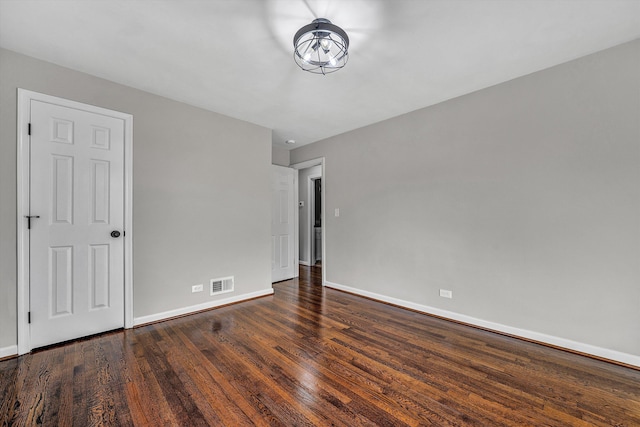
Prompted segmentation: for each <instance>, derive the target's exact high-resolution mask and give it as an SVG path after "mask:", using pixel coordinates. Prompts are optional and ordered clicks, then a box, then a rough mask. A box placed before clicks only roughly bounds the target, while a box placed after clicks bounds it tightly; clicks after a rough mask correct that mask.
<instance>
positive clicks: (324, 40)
mask: <svg viewBox="0 0 640 427" xmlns="http://www.w3.org/2000/svg"><path fill="white" fill-rule="evenodd" d="M320 46H322V49H324V51H325V53H326V52H328V51H329V48H330V47H331V40H329V39H328V38H327V37H323V38H321V39H320Z"/></svg>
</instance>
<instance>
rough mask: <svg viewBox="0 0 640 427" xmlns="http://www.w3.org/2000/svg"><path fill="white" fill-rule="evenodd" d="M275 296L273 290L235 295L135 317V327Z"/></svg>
mask: <svg viewBox="0 0 640 427" xmlns="http://www.w3.org/2000/svg"><path fill="white" fill-rule="evenodd" d="M271 294H273V288H269V289H265V290H262V291H256V292H251V293H248V294H242V295H235V296H232V297H229V298H224V299H220V300H216V301H210V302H205V303H202V304H197V305H192V306H189V307H183V308H177V309H175V310H169V311H164V312H162V313H156V314H150V315H148V316H141V317H134V318H133V326H140V325H145V324H147V323H153V322H158V321H160V320H165V319H170V318H172V317H177V316H183V315H185V314H191V313H196V312H198V311H202V310H208V309H210V308H215V307H220V306H221V305H227V304H232V303H236V302H241V301H246V300H250V299H253V298H258V297H263V296H266V295H271Z"/></svg>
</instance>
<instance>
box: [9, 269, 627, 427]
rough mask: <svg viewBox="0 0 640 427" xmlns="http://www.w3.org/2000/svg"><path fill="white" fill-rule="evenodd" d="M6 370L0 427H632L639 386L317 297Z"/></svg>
mask: <svg viewBox="0 0 640 427" xmlns="http://www.w3.org/2000/svg"><path fill="white" fill-rule="evenodd" d="M274 291H275V292H274V294H273V295H272V296H267V297H264V298H259V299H256V300H252V301H247V302H244V303H239V304H235V305H231V306H226V307H221V308H218V309H215V310H211V311H207V312H202V313H198V314H195V315H191V316H186V317H182V318H179V319H173V320H170V321H166V322H161V323H156V324H152V325H147V326H143V327H139V328H136V329H133V330H126V331H119V332H111V333H107V334H103V335H100V336H96V337H91V338H88V339H82V340H78V341H76V342H71V343H65V344H62V345H59V346H54V347H51V348H48V349H43V350H38V351H34V352H33V353H31V354H28V355H24V356H21V357H20V358H17V359H10V360H4V361H0V393H1V394H0V426H3V427H4V426H23V425H25V426H30V425H45V426H46V425H77V426H83V427H84V426H91V425H113V426H198V425H211V426H234V427H235V426H252V425H257V426H261V427H266V426H294V425H295V426H306V425H309V426H311V425H316V426H368V427H370V426H394V427H395V426H422V425H433V426H541V425H544V426H618V427H623V426H624V427H631V426H640V370H634V369H630V368H627V367H623V366H618V365H614V364H610V363H606V362H603V361H599V360H594V359H589V358H586V357H583V356H579V355H576V354H572V353H568V352H563V351H560V350H556V349H551V348H548V347H544V346H540V345H537V344H535V343H530V342H526V341H521V340H517V339H514V338H511V337H507V336H503V335H498V334H494V333H491V332H488V331H483V330H478V329H474V328H471V327H467V326H464V325H460V324H457V323H453V322H448V321H446V320H443V319H439V318H434V317H430V316H426V315H423V314H420V313H416V312H413V311H408V310H404V309H401V308H399V307H395V306H391V305H387V304H382V303H378V302H375V301H371V300H369V299H365V298H361V297H358V296H355V295H352V294H348V293H344V292H340V291H336V290H333V289H329V288H324V287H322V286H321V270H320V269H319V268H314V267H301V269H300V277H299V278H298V279H295V280H290V281H285V282H280V283H277V284H275V285H274Z"/></svg>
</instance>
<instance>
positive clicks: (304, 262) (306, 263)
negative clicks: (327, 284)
mask: <svg viewBox="0 0 640 427" xmlns="http://www.w3.org/2000/svg"><path fill="white" fill-rule="evenodd" d="M298 264H300V265H306V266H307V267H310V265H309V263H308V262H307V261H302V260H298Z"/></svg>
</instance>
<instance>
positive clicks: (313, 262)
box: [308, 177, 322, 267]
mask: <svg viewBox="0 0 640 427" xmlns="http://www.w3.org/2000/svg"><path fill="white" fill-rule="evenodd" d="M308 196H309V214H310V221H309V224H310V229H309V239H310V242H309V247H310V249H311V251H310V257H309V258H310V259H309V265H310V266H312V267H313V266H320V267H321V266H322V177H320V178H309V192H308Z"/></svg>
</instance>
